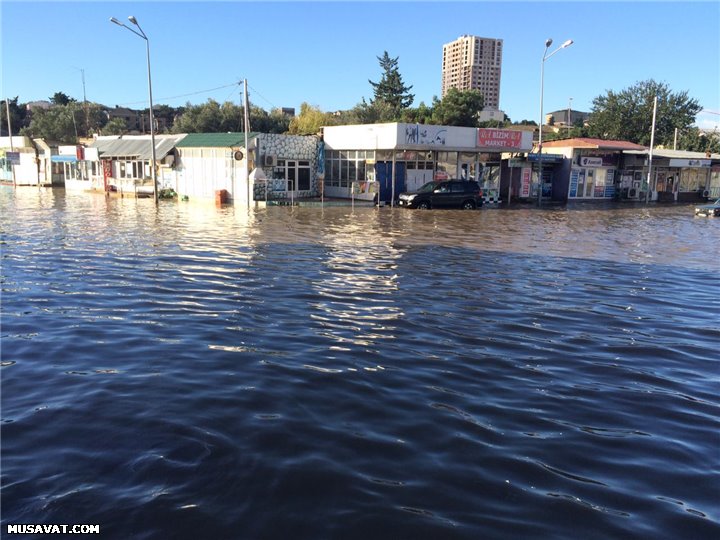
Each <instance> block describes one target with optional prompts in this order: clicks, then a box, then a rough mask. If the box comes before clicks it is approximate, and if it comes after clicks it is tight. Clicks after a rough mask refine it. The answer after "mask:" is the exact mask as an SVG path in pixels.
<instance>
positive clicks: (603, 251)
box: [0, 187, 720, 539]
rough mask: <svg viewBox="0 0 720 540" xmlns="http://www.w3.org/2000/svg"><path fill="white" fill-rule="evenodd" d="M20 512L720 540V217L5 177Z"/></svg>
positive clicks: (7, 443)
mask: <svg viewBox="0 0 720 540" xmlns="http://www.w3.org/2000/svg"><path fill="white" fill-rule="evenodd" d="M0 230H1V231H2V245H1V247H2V254H1V256H2V329H1V335H2V367H1V368H0V370H1V372H0V375H1V377H2V388H1V390H2V393H1V399H2V402H1V404H2V414H1V416H2V418H1V421H2V424H1V426H2V456H1V457H2V477H1V478H2V510H3V511H2V530H3V531H4V532H6V531H7V525H8V524H15V523H65V524H74V523H77V524H83V523H84V524H99V525H100V534H101V535H102V536H103V537H105V538H188V539H190V538H193V539H196V538H247V539H259V538H263V539H276V538H277V539H285V538H296V539H299V538H307V539H321V538H343V539H348V538H358V539H365V538H368V537H373V538H392V539H400V538H413V539H417V538H429V539H436V538H442V539H454V538H458V539H460V538H462V539H477V538H498V539H504V538H513V537H515V538H562V539H565V538H566V539H575V538H598V539H601V538H602V539H604V538H695V539H704V538H708V539H710V538H717V537H720V511H719V510H718V504H717V503H718V493H719V492H720V453H719V451H718V448H720V435H718V434H719V433H720V398H719V397H718V396H720V375H719V373H720V360H719V359H718V358H719V355H718V344H719V343H720V249H719V248H718V239H719V238H720V219H716V218H695V217H694V216H693V211H692V207H691V206H685V205H672V206H654V205H651V206H644V205H637V206H620V207H615V206H613V207H610V206H603V207H600V208H593V207H578V208H555V209H550V208H548V209H536V208H527V209H522V208H514V209H491V208H485V209H482V210H480V211H467V212H465V211H412V210H404V209H400V208H394V209H391V208H360V207H355V208H354V209H351V208H350V207H325V208H305V207H269V208H267V209H258V210H248V209H246V208H235V207H232V206H226V207H220V208H218V207H215V206H213V205H201V204H196V203H182V202H180V203H177V202H170V201H160V205H159V208H158V209H156V208H155V206H154V204H153V201H152V200H151V199H140V200H134V199H106V198H105V197H102V196H97V195H91V194H72V193H66V192H65V191H64V190H37V189H32V188H18V189H16V190H13V189H12V188H8V187H2V188H0Z"/></svg>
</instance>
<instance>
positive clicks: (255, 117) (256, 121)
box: [250, 105, 292, 133]
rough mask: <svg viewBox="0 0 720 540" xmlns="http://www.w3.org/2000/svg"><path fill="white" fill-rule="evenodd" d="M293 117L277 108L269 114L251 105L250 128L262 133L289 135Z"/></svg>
mask: <svg viewBox="0 0 720 540" xmlns="http://www.w3.org/2000/svg"><path fill="white" fill-rule="evenodd" d="M291 121H292V117H291V116H290V115H287V114H285V113H283V112H282V109H279V108H275V109H273V110H272V111H270V112H269V113H268V112H267V111H266V110H265V109H262V108H260V107H255V106H253V105H250V128H251V129H252V130H253V131H259V132H261V133H287V132H288V130H289V129H290V122H291Z"/></svg>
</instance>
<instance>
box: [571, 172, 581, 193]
mask: <svg viewBox="0 0 720 540" xmlns="http://www.w3.org/2000/svg"><path fill="white" fill-rule="evenodd" d="M579 176H580V171H578V170H577V169H573V171H572V172H571V173H570V197H577V189H578V177H579Z"/></svg>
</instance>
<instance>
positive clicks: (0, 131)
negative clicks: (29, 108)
mask: <svg viewBox="0 0 720 540" xmlns="http://www.w3.org/2000/svg"><path fill="white" fill-rule="evenodd" d="M6 101H8V102H9V103H8V104H7V105H6V104H5V103H6ZM0 106H1V107H2V110H0V136H3V137H7V135H8V121H7V110H8V108H9V109H10V127H11V128H12V132H13V135H17V134H18V133H20V130H21V129H22V128H23V127H26V118H27V112H26V108H25V106H24V105H19V104H18V97H17V96H15V98H14V99H10V100H5V99H3V100H2V102H0Z"/></svg>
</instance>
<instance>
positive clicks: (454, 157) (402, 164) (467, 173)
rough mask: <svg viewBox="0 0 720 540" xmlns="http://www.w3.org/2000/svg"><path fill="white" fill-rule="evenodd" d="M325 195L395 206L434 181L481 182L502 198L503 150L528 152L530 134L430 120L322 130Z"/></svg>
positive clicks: (493, 195)
mask: <svg viewBox="0 0 720 540" xmlns="http://www.w3.org/2000/svg"><path fill="white" fill-rule="evenodd" d="M323 141H324V146H325V147H324V163H325V165H324V171H323V172H324V175H323V179H324V181H323V183H322V186H321V191H322V194H323V195H325V196H328V197H338V198H352V197H354V198H357V199H361V200H373V199H375V198H377V200H378V201H379V202H381V203H389V204H393V201H394V200H395V199H397V196H398V195H399V194H400V193H401V192H403V191H415V190H417V189H418V188H419V187H420V186H422V185H423V184H424V183H426V182H429V181H433V180H438V181H439V180H446V179H449V178H457V179H464V180H477V181H478V182H479V183H480V185H481V187H482V188H483V191H484V193H485V196H486V198H487V200H488V201H489V202H496V201H499V200H500V164H501V159H502V154H503V153H505V152H527V151H529V150H530V149H531V148H532V133H530V132H528V131H515V130H508V129H481V128H467V127H456V126H437V125H428V124H406V123H396V122H393V123H387V124H363V125H351V126H328V127H325V128H324V129H323Z"/></svg>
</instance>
